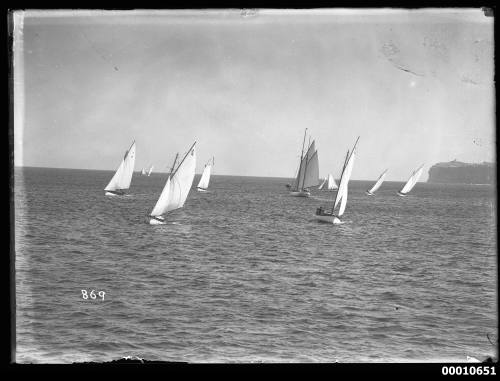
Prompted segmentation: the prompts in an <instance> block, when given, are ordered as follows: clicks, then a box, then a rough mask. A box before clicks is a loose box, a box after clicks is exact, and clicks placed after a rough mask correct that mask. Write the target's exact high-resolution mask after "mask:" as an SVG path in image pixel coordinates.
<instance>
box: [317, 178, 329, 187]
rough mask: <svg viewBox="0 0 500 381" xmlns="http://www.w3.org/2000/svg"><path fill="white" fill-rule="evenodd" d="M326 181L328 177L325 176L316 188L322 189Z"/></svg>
mask: <svg viewBox="0 0 500 381" xmlns="http://www.w3.org/2000/svg"><path fill="white" fill-rule="evenodd" d="M327 181H328V177H325V178H324V179H323V182H322V183H321V184H320V186H319V187H318V190H321V189H323V187H324V186H325V184H326V182H327Z"/></svg>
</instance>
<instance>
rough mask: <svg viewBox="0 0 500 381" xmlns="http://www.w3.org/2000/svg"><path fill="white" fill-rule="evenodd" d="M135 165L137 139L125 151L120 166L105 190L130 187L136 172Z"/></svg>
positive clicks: (112, 190) (113, 190) (118, 189)
mask: <svg viewBox="0 0 500 381" xmlns="http://www.w3.org/2000/svg"><path fill="white" fill-rule="evenodd" d="M134 165H135V141H134V142H133V143H132V145H131V146H130V148H129V149H128V150H127V152H125V156H124V157H123V159H122V162H121V163H120V166H119V167H118V169H117V170H116V172H115V175H114V176H113V177H112V178H111V181H110V182H109V184H108V185H107V186H106V188H104V190H105V191H111V192H115V191H122V190H125V189H128V188H130V182H131V181H132V173H133V172H134Z"/></svg>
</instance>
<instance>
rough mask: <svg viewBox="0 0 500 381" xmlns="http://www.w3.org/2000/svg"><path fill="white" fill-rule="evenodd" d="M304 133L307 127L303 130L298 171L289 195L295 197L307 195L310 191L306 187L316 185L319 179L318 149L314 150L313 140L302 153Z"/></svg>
mask: <svg viewBox="0 0 500 381" xmlns="http://www.w3.org/2000/svg"><path fill="white" fill-rule="evenodd" d="M306 133H307V128H306V131H305V132H304V141H303V142H302V152H301V154H300V164H299V171H298V174H297V178H296V179H295V183H294V185H293V187H291V191H290V195H291V196H296V197H309V196H310V195H311V192H309V189H308V188H309V187H311V186H316V185H318V179H319V163H318V151H316V148H315V143H314V140H313V142H312V143H311V144H309V147H308V149H307V151H306V154H305V155H304V143H305V140H306Z"/></svg>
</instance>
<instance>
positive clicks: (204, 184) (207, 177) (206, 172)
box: [197, 164, 212, 189]
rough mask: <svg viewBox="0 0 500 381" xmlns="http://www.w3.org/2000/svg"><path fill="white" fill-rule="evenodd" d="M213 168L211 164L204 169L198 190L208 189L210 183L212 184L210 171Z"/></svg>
mask: <svg viewBox="0 0 500 381" xmlns="http://www.w3.org/2000/svg"><path fill="white" fill-rule="evenodd" d="M211 168H212V166H211V165H210V164H207V165H205V169H203V174H202V175H201V179H200V182H199V183H198V186H197V188H200V189H207V188H208V183H209V182H210V170H211Z"/></svg>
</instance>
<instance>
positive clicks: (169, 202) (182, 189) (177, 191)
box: [151, 143, 196, 217]
mask: <svg viewBox="0 0 500 381" xmlns="http://www.w3.org/2000/svg"><path fill="white" fill-rule="evenodd" d="M195 144H196V143H195ZM195 168H196V150H195V147H194V144H193V146H192V147H191V149H190V150H189V152H188V153H187V154H186V155H185V156H184V159H183V160H182V161H181V163H180V164H179V166H178V167H177V169H176V170H175V171H174V172H173V174H172V176H169V177H168V178H167V182H166V184H165V186H164V187H163V191H162V192H161V194H160V197H159V198H158V201H157V202H156V205H155V207H154V208H153V211H152V212H151V216H152V217H158V216H161V215H163V214H165V213H166V212H169V211H171V210H175V209H178V208H182V207H183V206H184V203H185V202H186V199H187V196H188V194H189V190H190V189H191V186H192V185H193V179H194V175H195Z"/></svg>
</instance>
